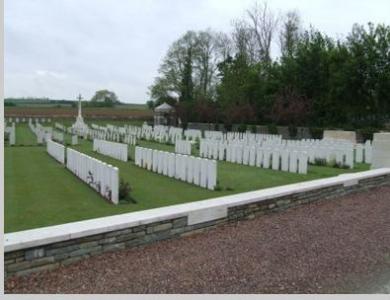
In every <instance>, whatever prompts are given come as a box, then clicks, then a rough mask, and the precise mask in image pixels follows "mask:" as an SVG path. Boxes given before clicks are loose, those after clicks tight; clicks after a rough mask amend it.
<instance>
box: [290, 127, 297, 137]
mask: <svg viewBox="0 0 390 300" xmlns="http://www.w3.org/2000/svg"><path fill="white" fill-rule="evenodd" d="M288 134H289V135H290V138H296V137H297V134H298V128H297V127H296V126H294V125H290V126H288Z"/></svg>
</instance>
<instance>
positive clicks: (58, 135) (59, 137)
mask: <svg viewBox="0 0 390 300" xmlns="http://www.w3.org/2000/svg"><path fill="white" fill-rule="evenodd" d="M52 139H53V140H55V141H57V142H60V143H61V144H63V143H64V133H63V132H59V131H56V130H53V133H52Z"/></svg>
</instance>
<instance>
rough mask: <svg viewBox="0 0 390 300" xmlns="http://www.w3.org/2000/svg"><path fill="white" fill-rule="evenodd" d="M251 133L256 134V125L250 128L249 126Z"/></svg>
mask: <svg viewBox="0 0 390 300" xmlns="http://www.w3.org/2000/svg"><path fill="white" fill-rule="evenodd" d="M251 132H252V133H256V132H257V127H256V125H252V126H251Z"/></svg>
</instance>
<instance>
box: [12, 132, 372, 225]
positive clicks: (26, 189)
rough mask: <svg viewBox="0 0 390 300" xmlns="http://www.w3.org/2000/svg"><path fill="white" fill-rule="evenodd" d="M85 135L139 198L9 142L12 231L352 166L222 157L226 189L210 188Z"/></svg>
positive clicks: (87, 148)
mask: <svg viewBox="0 0 390 300" xmlns="http://www.w3.org/2000/svg"><path fill="white" fill-rule="evenodd" d="M17 127H18V131H17V134H18V135H17V139H18V138H20V137H19V135H24V136H25V137H26V139H28V134H27V132H25V131H26V130H29V129H28V127H24V126H17ZM19 127H21V130H19V129H20V128H19ZM23 129H24V130H23ZM79 141H81V144H80V145H78V146H75V147H74V148H75V149H77V150H79V151H82V152H84V153H87V154H89V155H91V156H94V157H96V158H98V159H101V160H104V161H105V162H107V163H110V164H112V165H114V166H117V167H118V168H119V169H120V177H121V178H123V179H124V180H125V181H127V182H129V183H130V185H131V187H132V189H133V191H132V193H131V195H132V197H133V198H134V199H135V200H136V201H137V203H136V204H134V203H123V204H119V205H117V206H114V205H111V204H109V203H107V202H106V201H104V200H103V199H102V198H101V197H100V196H99V195H98V194H97V193H96V192H95V191H93V190H92V189H91V188H89V187H88V186H87V185H86V184H84V183H82V182H81V181H80V180H79V179H78V178H76V177H75V176H74V175H73V174H71V173H70V172H69V171H68V170H67V169H65V168H64V167H63V166H61V165H60V164H59V163H57V162H56V161H55V160H54V159H53V158H51V157H50V156H49V155H48V154H47V153H46V151H45V148H44V147H6V148H5V231H6V232H12V231H19V230H24V229H30V228H36V227H42V226H48V225H55V224H61V223H67V222H72V221H78V220H84V219H90V218H95V217H102V216H108V215H113V214H120V213H125V212H131V211H138V210H143V209H149V208H156V207H162V206H167V205H173V204H179V203H186V202H191V201H197V200H204V199H208V198H212V197H219V196H223V195H228V194H234V193H241V192H246V191H252V190H257V189H262V188H267V187H273V186H280V185H284V184H289V183H296V182H300V181H306V180H312V179H318V178H324V177H330V176H335V175H338V174H341V173H345V172H351V170H342V169H334V168H328V167H318V166H310V167H309V172H308V174H307V175H300V174H292V173H287V172H280V171H273V170H268V169H267V170H266V169H261V168H257V167H249V166H243V165H238V164H232V163H228V162H222V161H219V162H218V182H219V186H220V187H221V190H220V191H209V190H206V189H203V188H200V187H197V186H195V185H191V184H188V183H185V182H181V181H178V180H175V179H172V178H169V177H166V176H163V175H159V174H156V173H153V172H150V171H147V170H145V169H142V168H139V167H136V166H135V165H134V163H133V161H129V162H121V161H119V160H115V159H112V158H109V157H107V156H103V155H100V154H97V153H94V152H93V151H92V143H91V142H90V141H84V140H81V139H79ZM140 145H141V146H144V147H149V148H156V149H162V150H166V151H173V150H174V146H169V145H165V144H158V143H154V142H146V141H140ZM130 156H131V157H134V147H131V148H130ZM367 169H368V166H367V165H363V164H361V165H358V166H357V167H356V168H355V169H354V170H353V171H355V172H356V171H362V170H367Z"/></svg>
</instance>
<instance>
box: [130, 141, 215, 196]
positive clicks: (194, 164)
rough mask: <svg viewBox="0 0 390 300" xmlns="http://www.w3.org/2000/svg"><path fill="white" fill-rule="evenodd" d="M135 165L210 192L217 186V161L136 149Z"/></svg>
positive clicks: (147, 149) (140, 148) (141, 148)
mask: <svg viewBox="0 0 390 300" xmlns="http://www.w3.org/2000/svg"><path fill="white" fill-rule="evenodd" d="M135 164H136V166H139V167H142V168H145V169H147V170H149V171H153V172H156V173H158V174H162V175H165V176H169V177H171V178H176V179H178V180H182V181H186V182H188V183H192V184H195V185H197V186H200V187H203V188H208V189H210V190H214V189H215V187H216V186H217V162H216V161H215V160H209V159H202V158H199V157H195V156H189V155H182V154H175V153H171V152H165V151H159V150H154V149H149V148H143V147H136V148H135Z"/></svg>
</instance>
